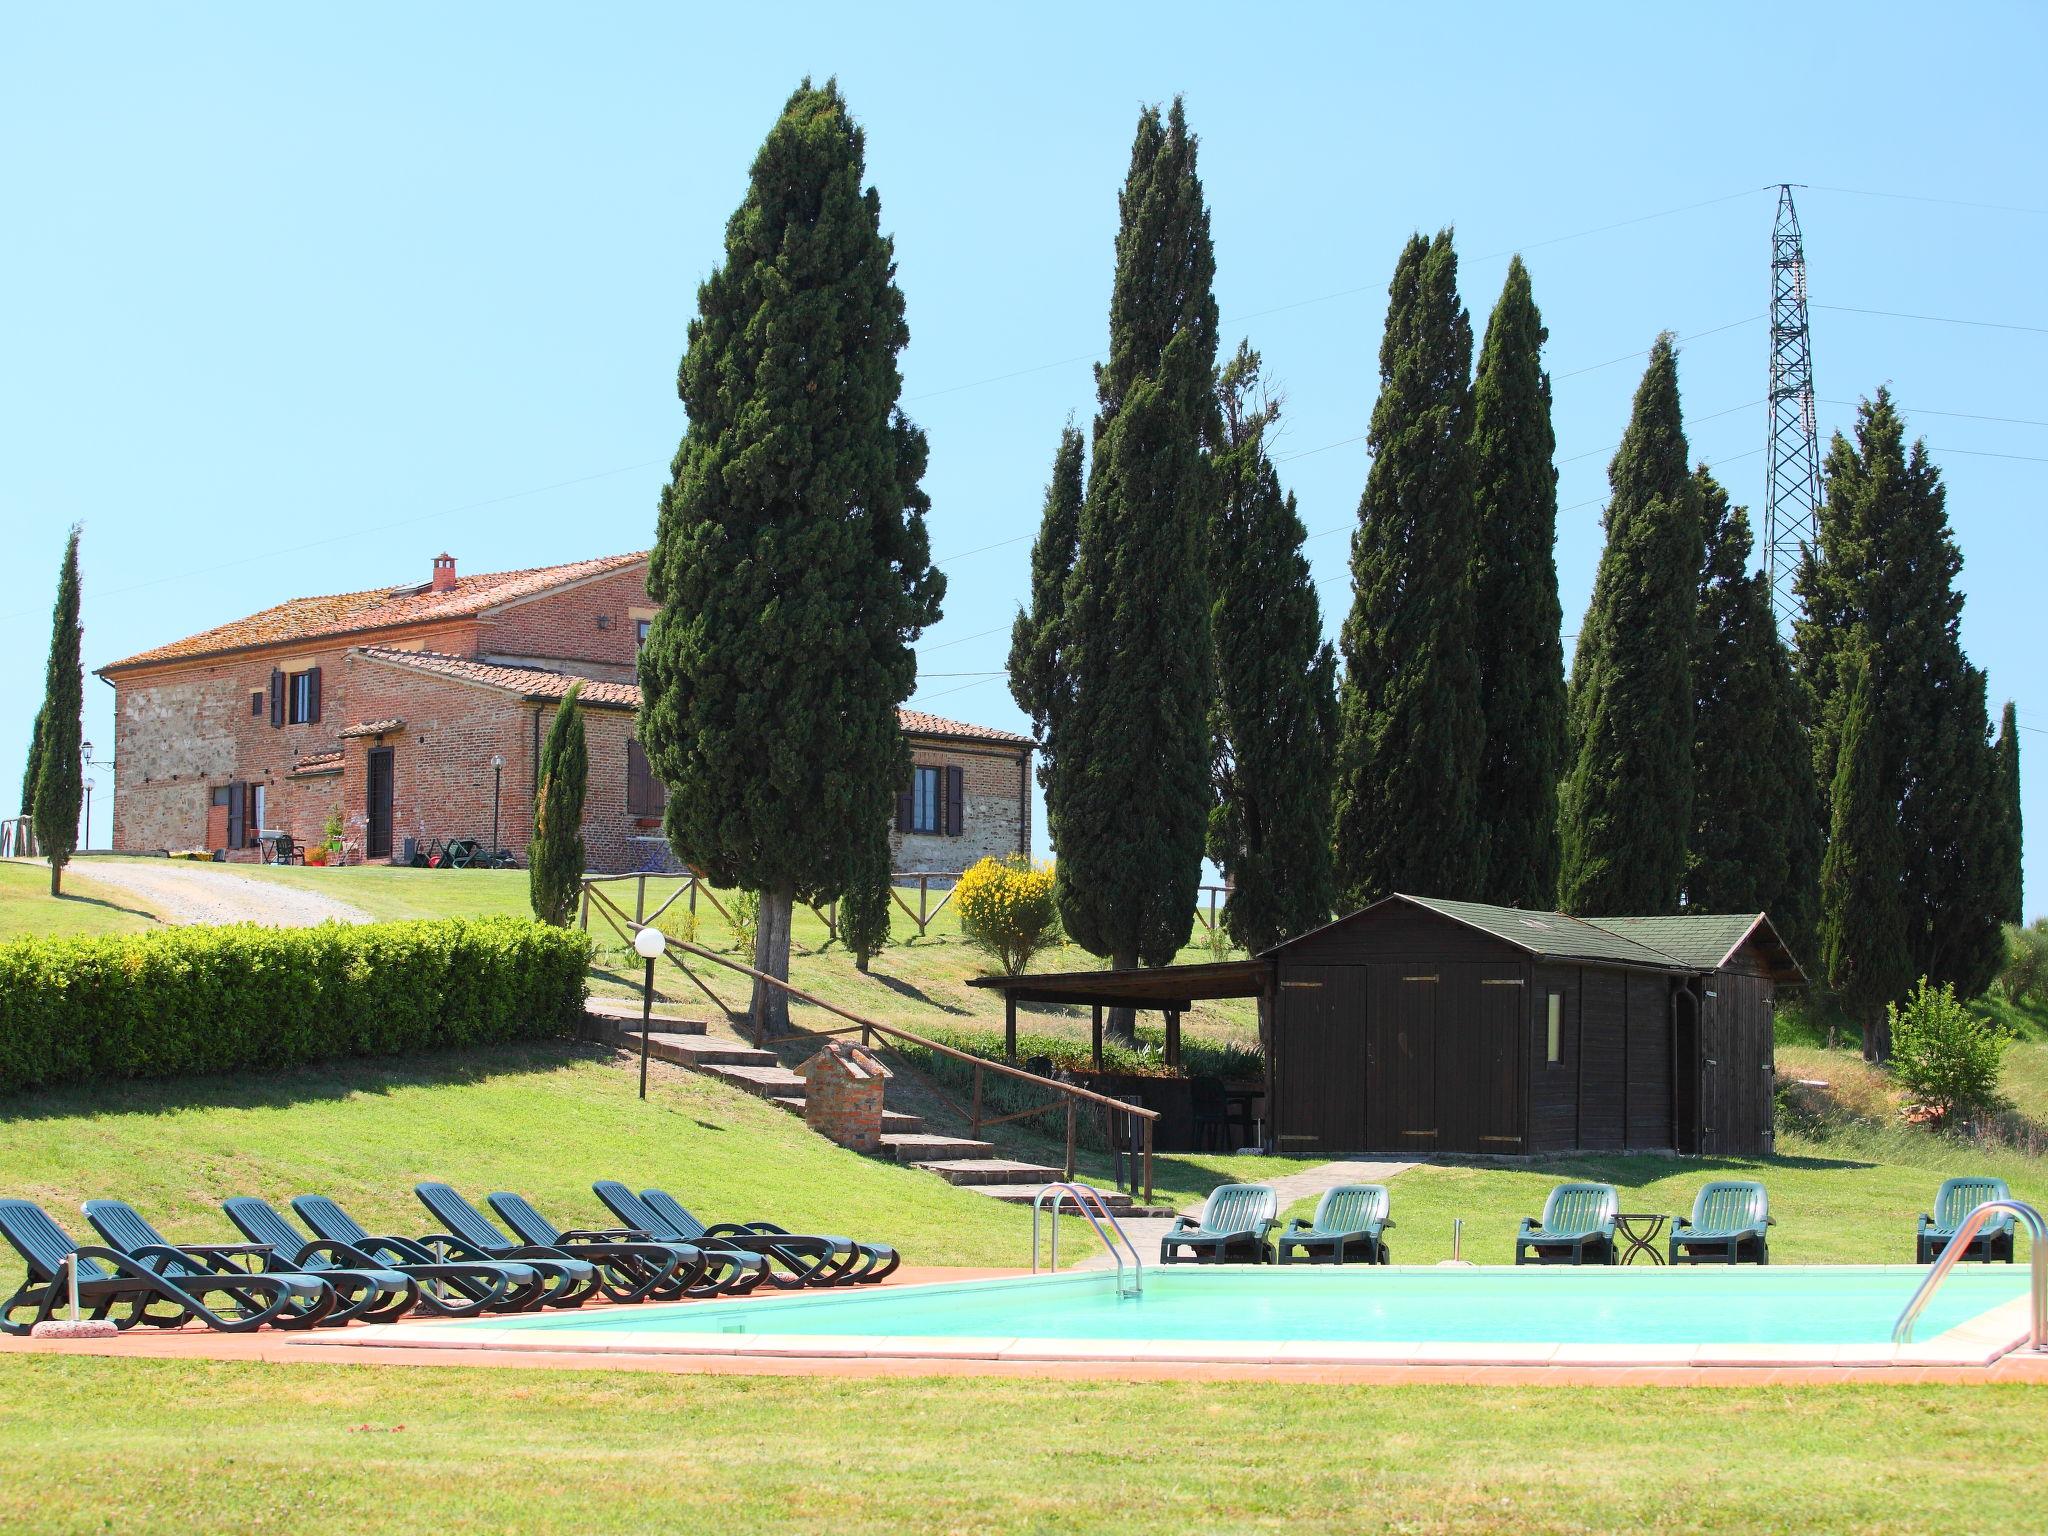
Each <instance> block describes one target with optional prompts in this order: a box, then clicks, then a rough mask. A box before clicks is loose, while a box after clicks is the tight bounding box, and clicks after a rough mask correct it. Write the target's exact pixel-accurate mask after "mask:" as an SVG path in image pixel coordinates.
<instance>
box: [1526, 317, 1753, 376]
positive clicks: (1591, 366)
mask: <svg viewBox="0 0 2048 1536" xmlns="http://www.w3.org/2000/svg"><path fill="white" fill-rule="evenodd" d="M1763 318H1764V317H1763V316H1762V315H1749V316H1746V317H1745V318H1743V319H1741V320H1730V321H1729V322H1728V323H1727V324H1726V325H1717V326H1714V327H1713V328H1712V329H1710V330H1704V331H1694V332H1693V333H1692V334H1691V335H1690V336H1681V337H1679V338H1678V343H1677V344H1678V345H1681V346H1682V345H1683V344H1684V343H1686V342H1688V341H1698V340H1699V339H1700V338H1701V337H1702V336H1718V335H1720V334H1721V332H1723V331H1732V330H1734V329H1736V328H1737V327H1738V326H1744V325H1755V324H1756V323H1757V321H1759V320H1761V319H1763ZM1651 350H1652V349H1651V348H1649V347H1644V348H1643V349H1642V350H1640V351H1637V352H1624V353H1622V355H1621V356H1619V357H1610V358H1609V359H1607V361H1606V362H1604V363H1588V364H1587V365H1586V366H1585V367H1583V368H1574V369H1573V370H1572V371H1571V372H1570V373H1556V374H1552V375H1551V378H1552V379H1553V380H1563V379H1575V378H1577V377H1578V376H1579V375H1580V374H1582V373H1597V372H1598V371H1599V370H1600V369H1602V368H1612V367H1613V366H1614V365H1615V364H1616V363H1625V362H1627V361H1629V359H1631V358H1636V357H1648V356H1649V355H1650V352H1651Z"/></svg>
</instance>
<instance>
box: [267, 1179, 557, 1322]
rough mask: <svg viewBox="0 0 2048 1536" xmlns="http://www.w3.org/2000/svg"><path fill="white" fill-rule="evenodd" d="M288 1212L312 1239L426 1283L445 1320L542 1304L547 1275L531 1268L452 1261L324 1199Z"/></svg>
mask: <svg viewBox="0 0 2048 1536" xmlns="http://www.w3.org/2000/svg"><path fill="white" fill-rule="evenodd" d="M292 1210H293V1212H294V1213H295V1214H296V1215H297V1216H298V1218H299V1220H301V1221H303V1222H304V1223H305V1224H306V1225H307V1226H308V1227H310V1228H311V1229H312V1230H313V1233H314V1235H315V1236H317V1237H322V1238H325V1239H327V1240H328V1241H330V1242H335V1243H340V1244H343V1245H345V1246H346V1247H349V1248H352V1249H355V1250H356V1251H358V1252H361V1253H365V1254H368V1255H369V1256H370V1257H371V1258H373V1259H375V1260H376V1261H377V1262H378V1263H380V1264H388V1265H390V1266H391V1267H392V1268H393V1269H399V1270H403V1271H405V1273H407V1274H409V1275H412V1276H414V1277H415V1278H416V1279H419V1280H422V1281H424V1282H426V1284H427V1286H428V1291H427V1294H426V1297H425V1304H426V1306H427V1309H428V1310H429V1311H433V1312H439V1313H441V1314H442V1315H443V1316H446V1317H473V1316H475V1315H476V1314H477V1313H479V1312H531V1311H533V1310H534V1309H535V1308H537V1307H543V1306H546V1305H547V1300H548V1297H549V1296H550V1295H552V1294H553V1293H554V1291H555V1288H556V1282H555V1280H554V1278H553V1277H552V1276H549V1275H544V1274H542V1273H541V1272H540V1271H539V1270H538V1269H536V1268H535V1267H534V1266H533V1265H531V1264H520V1263H516V1262H510V1261H507V1260H501V1259H480V1258H478V1259H452V1258H449V1257H447V1256H445V1255H444V1254H441V1253H436V1252H435V1251H434V1250H433V1249H431V1248H428V1247H427V1246H426V1245H425V1244H423V1243H420V1242H416V1241H415V1240H414V1239H412V1238H409V1237H397V1236H393V1235H391V1234H388V1233H373V1232H370V1231H369V1230H367V1229H366V1228H365V1227H364V1226H363V1224H362V1223H361V1222H359V1221H357V1220H356V1219H355V1218H354V1217H353V1216H351V1215H349V1213H348V1212H347V1211H344V1210H343V1209H342V1208H341V1207H340V1206H339V1205H338V1204H336V1203H335V1202H334V1201H333V1200H330V1199H329V1198H328V1197H327V1196H325V1195H294V1196H292Z"/></svg>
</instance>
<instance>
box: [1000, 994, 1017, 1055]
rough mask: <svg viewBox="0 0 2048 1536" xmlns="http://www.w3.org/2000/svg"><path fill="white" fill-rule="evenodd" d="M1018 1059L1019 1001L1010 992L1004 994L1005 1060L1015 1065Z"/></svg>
mask: <svg viewBox="0 0 2048 1536" xmlns="http://www.w3.org/2000/svg"><path fill="white" fill-rule="evenodd" d="M1016 1059H1017V999H1016V998H1015V997H1013V996H1011V995H1010V994H1009V993H1008V992H1005V993H1004V994H1003V1060H1005V1061H1008V1062H1012V1063H1014V1062H1015V1061H1016Z"/></svg>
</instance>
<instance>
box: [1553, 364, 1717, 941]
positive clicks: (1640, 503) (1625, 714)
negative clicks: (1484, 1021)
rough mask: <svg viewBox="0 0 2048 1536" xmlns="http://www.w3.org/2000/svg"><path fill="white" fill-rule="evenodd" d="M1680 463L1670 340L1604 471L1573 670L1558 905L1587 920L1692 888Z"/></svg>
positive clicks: (1687, 548)
mask: <svg viewBox="0 0 2048 1536" xmlns="http://www.w3.org/2000/svg"><path fill="white" fill-rule="evenodd" d="M1685 460H1686V445H1685V430H1684V427H1683V426H1682V424H1681V422H1680V417H1679V406H1678V358H1677V354H1676V352H1674V351H1673V349H1672V343H1671V337H1670V336H1669V335H1668V334H1666V335H1663V336H1659V337H1658V338H1657V343H1656V345H1655V346H1654V347H1653V348H1652V349H1651V351H1650V363H1649V367H1648V368H1647V369H1646V370H1645V371H1644V373H1643V382H1642V384H1641V385H1640V386H1639V387H1638V388H1637V390H1636V398H1635V409H1634V412H1633V414H1632V416H1631V417H1630V420H1629V426H1628V431H1627V433H1626V434H1625V435H1624V437H1623V438H1622V443H1621V448H1620V450H1619V451H1618V452H1617V453H1616V454H1615V456H1614V461H1613V463H1612V464H1610V465H1609V466H1608V470H1607V478H1608V483H1609V485H1610V486H1611V487H1612V489H1613V495H1612V497H1611V498H1610V499H1609V501H1608V504H1607V546H1606V548H1605V550H1603V551H1602V553H1601V556H1600V571H1599V574H1598V575H1597V576H1596V577H1595V578H1594V583H1593V599H1592V602H1591V604H1590V605H1589V606H1588V608H1587V610H1586V617H1585V621H1584V622H1583V623H1582V624H1581V625H1580V626H1579V644H1578V650H1577V652H1576V654H1575V657H1574V660H1573V663H1572V677H1571V696H1570V727H1571V733H1572V743H1573V747H1572V750H1573V757H1572V762H1571V768H1570V771H1569V772H1568V773H1567V774H1566V775H1565V779H1564V783H1563V786H1562V789H1561V792H1560V794H1559V797H1558V809H1559V817H1558V844H1559V855H1560V865H1559V868H1560V873H1559V877H1558V904H1559V905H1560V906H1561V907H1562V908H1563V909H1564V910H1565V911H1567V912H1571V913H1574V914H1577V915H1580V916H1622V915H1628V914H1654V913H1664V912H1675V911H1676V910H1677V909H1678V898H1679V892H1680V889H1681V887H1682V886H1683V883H1684V880H1685V842H1686V834H1687V831H1688V829H1689V828H1690V827H1691V826H1692V775H1693V762H1692V757H1693V682H1692V642H1693V625H1694V620H1695V615H1694V609H1695V607H1696V605H1697V603H1698V599H1699V570H1700V555H1701V533H1700V517H1699V509H1698V506H1697V504H1696V503H1697V493H1696V490H1695V488H1694V486H1693V483H1692V479H1691V476H1690V475H1689V474H1688V472H1687V468H1686V462H1685Z"/></svg>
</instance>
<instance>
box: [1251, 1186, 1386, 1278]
mask: <svg viewBox="0 0 2048 1536" xmlns="http://www.w3.org/2000/svg"><path fill="white" fill-rule="evenodd" d="M1387 1209H1388V1202H1387V1186H1386V1185H1384V1184H1339V1185H1338V1186H1337V1187H1336V1188H1334V1189H1327V1190H1325V1191H1323V1197H1322V1199H1320V1200H1318V1201H1317V1202H1316V1213H1315V1216H1314V1218H1313V1219H1312V1220H1309V1221H1303V1220H1302V1219H1301V1218H1300V1217H1299V1216H1297V1217H1295V1218H1294V1220H1293V1221H1291V1222H1289V1223H1288V1224H1287V1230H1286V1231H1284V1232H1282V1233H1280V1235H1279V1236H1277V1237H1276V1238H1274V1239H1273V1256H1274V1257H1275V1258H1276V1259H1278V1260H1279V1261H1280V1262H1281V1263H1282V1264H1291V1263H1293V1262H1294V1255H1295V1254H1297V1253H1299V1254H1300V1256H1301V1258H1302V1260H1303V1261H1304V1262H1306V1263H1310V1264H1342V1263H1344V1262H1346V1261H1347V1260H1351V1259H1356V1260H1358V1261H1359V1262H1361V1263H1365V1264H1384V1263H1386V1262H1387V1242H1386V1239H1385V1238H1384V1237H1383V1236H1382V1235H1381V1234H1382V1233H1384V1232H1385V1231H1386V1230H1387V1228H1389V1227H1391V1226H1392V1225H1393V1224H1394V1223H1393V1221H1392V1220H1391V1219H1389V1217H1388V1215H1387Z"/></svg>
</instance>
